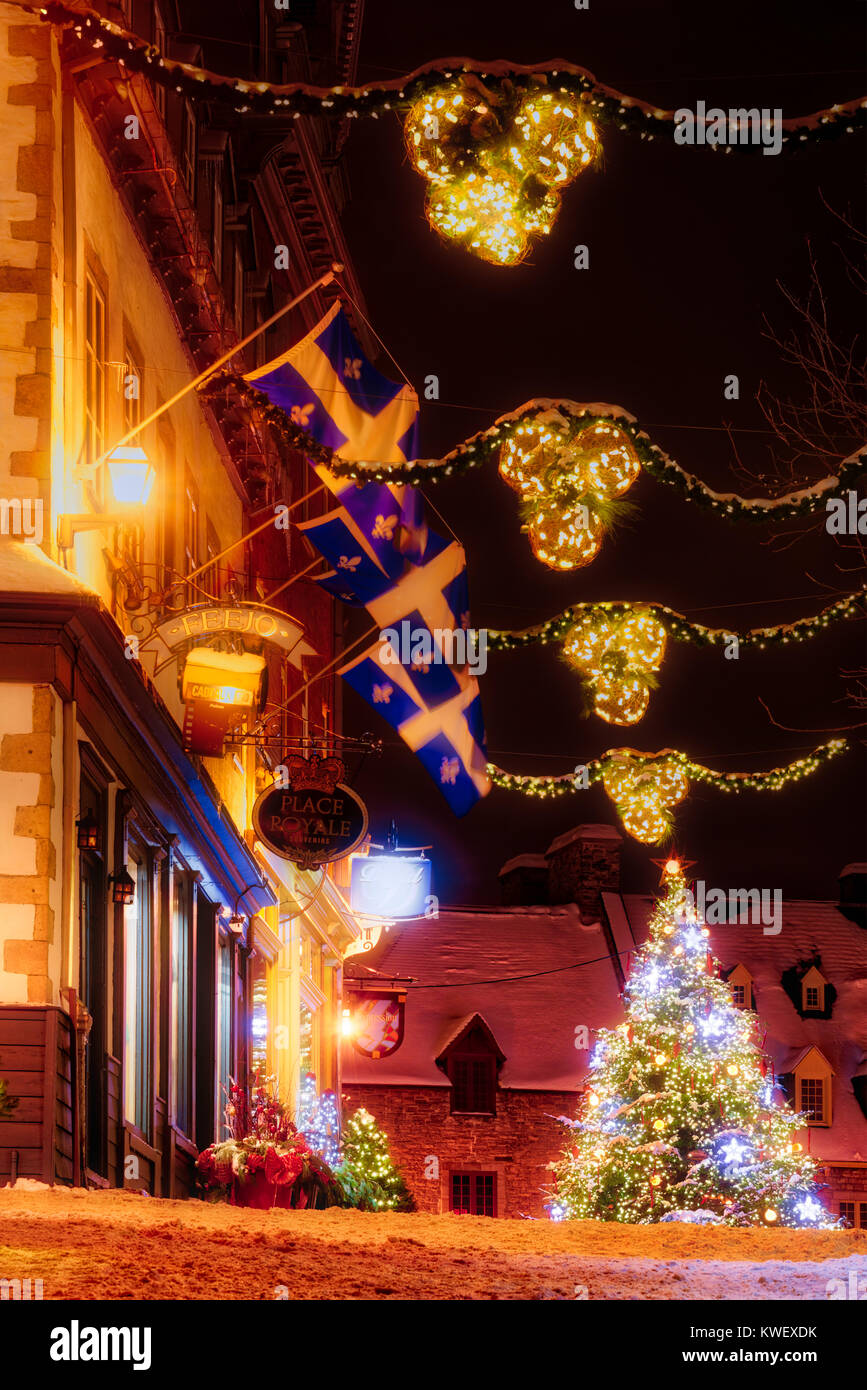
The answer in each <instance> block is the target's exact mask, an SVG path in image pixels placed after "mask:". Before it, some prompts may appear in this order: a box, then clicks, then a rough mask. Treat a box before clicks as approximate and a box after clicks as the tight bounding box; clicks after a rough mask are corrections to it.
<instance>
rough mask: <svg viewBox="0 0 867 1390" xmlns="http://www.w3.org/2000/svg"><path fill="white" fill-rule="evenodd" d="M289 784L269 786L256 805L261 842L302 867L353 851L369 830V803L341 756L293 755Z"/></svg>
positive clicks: (318, 864) (317, 865)
mask: <svg viewBox="0 0 867 1390" xmlns="http://www.w3.org/2000/svg"><path fill="white" fill-rule="evenodd" d="M287 773H288V777H287V785H286V786H280V785H277V784H275V785H274V786H271V787H267V788H266V789H265V791H263V792H262V794H261V796H260V797H259V798H258V800H257V801H256V804H255V806H254V807H253V826H254V828H255V831H256V834H257V835H258V836H259V839H260V840H261V841H262V843H263V844H264V845H265V846H267V848H268V849H270V850H272V851H273V853H274V854H276V855H278V856H279V857H280V858H281V859H289V860H291V862H292V863H293V864H297V865H298V867H299V868H301V869H318V868H319V866H320V865H321V864H329V863H331V862H332V861H334V860H335V859H344V858H345V857H346V856H347V855H348V854H351V853H352V851H353V850H354V849H355V847H356V845H359V844H360V843H361V841H362V840H363V839H364V837H365V835H366V834H367V807H366V806H365V804H364V802H363V801H362V800H361V799H360V798H359V797H357V796H356V795H355V792H354V791H353V790H352V788H351V787H347V786H345V785H344V783H343V782H342V781H341V780H340V779H341V778H342V777H343V775H344V768H343V763H342V762H341V761H340V759H339V758H321V759H320V758H318V757H316V756H315V755H314V757H312V758H310V759H309V760H308V759H307V758H300V757H295V758H290V759H289V762H288V766H287Z"/></svg>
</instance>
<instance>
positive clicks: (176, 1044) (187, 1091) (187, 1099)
mask: <svg viewBox="0 0 867 1390" xmlns="http://www.w3.org/2000/svg"><path fill="white" fill-rule="evenodd" d="M171 939H172V979H171V1029H172V1061H173V1073H172V1110H173V1114H174V1122H175V1124H176V1125H177V1127H178V1129H179V1130H181V1132H182V1133H183V1134H186V1135H188V1136H190V1135H192V1130H193V1037H192V1033H193V879H192V876H191V875H190V874H188V873H183V872H177V871H176V872H175V874H174V875H173V887H172V938H171Z"/></svg>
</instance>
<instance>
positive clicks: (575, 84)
mask: <svg viewBox="0 0 867 1390" xmlns="http://www.w3.org/2000/svg"><path fill="white" fill-rule="evenodd" d="M10 2H11V3H15V4H16V5H17V8H19V9H23V10H26V11H27V12H28V13H30V14H34V15H37V16H38V17H39V18H40V19H42V20H44V21H45V22H47V23H49V24H52V25H54V26H55V27H57V28H63V29H68V30H69V31H70V32H71V33H72V34H73V35H74V36H75V37H76V38H78V39H81V40H82V41H83V42H86V43H88V44H89V45H90V46H91V47H93V48H99V49H100V50H102V51H103V52H104V54H105V56H106V57H108V58H113V59H115V60H116V61H119V62H122V63H123V64H124V66H125V67H127V68H129V69H130V71H133V72H143V73H145V74H146V75H147V76H148V77H149V78H150V79H151V80H152V81H153V82H156V83H157V84H158V85H159V86H161V87H166V88H169V89H171V90H174V91H177V92H180V93H182V94H183V95H184V96H185V97H187V98H189V99H190V100H191V101H208V102H217V103H219V104H221V105H224V106H229V107H232V108H233V109H234V110H235V111H238V112H247V111H253V112H256V113H258V114H271V115H275V116H284V117H285V116H290V117H296V116H305V115H308V116H309V115H323V116H330V117H334V118H336V119H343V118H358V117H372V118H377V117H379V116H381V115H383V114H385V113H387V112H389V111H393V110H395V109H397V110H401V109H404V108H406V109H409V108H411V107H412V105H413V104H414V103H415V102H417V101H419V100H420V99H422V98H424V97H425V96H427V95H428V94H429V93H432V92H433V91H435V90H436V89H438V88H442V87H443V86H444V85H446V84H449V83H451V82H452V81H453V79H454V78H455V77H456V76H458V75H468V76H469V75H474V76H477V77H478V78H479V79H481V80H482V81H483V82H487V83H496V84H502V85H503V86H505V85H506V84H509V85H510V86H512V87H514V88H515V89H516V90H517V91H518V92H519V93H521V94H526V93H528V92H530V91H532V90H535V89H537V88H538V87H539V86H540V85H543V84H544V85H545V86H547V87H548V88H549V89H550V90H551V91H554V92H556V93H558V94H561V95H563V96H569V97H571V98H573V99H575V100H580V101H581V102H582V105H583V107H584V108H585V109H586V114H587V115H588V116H591V117H592V118H593V120H594V121H597V122H598V121H606V122H609V123H611V124H613V125H615V126H617V127H618V129H620V130H623V131H626V132H628V133H630V134H635V135H638V136H639V137H640V138H641V139H642V140H652V139H654V138H655V137H656V136H658V135H670V134H671V133H672V132H673V129H674V124H675V111H674V110H668V109H664V108H661V107H658V106H656V105H654V104H653V103H651V102H646V101H642V100H640V99H639V98H637V97H632V96H628V95H626V94H624V93H622V92H619V91H617V90H616V89H615V88H613V87H608V86H606V85H605V84H604V83H602V82H599V81H598V80H597V79H596V77H594V75H593V74H592V73H591V72H588V71H587V69H586V68H582V67H579V66H578V65H577V64H575V63H570V62H567V61H566V60H564V59H552V60H551V61H549V62H545V63H534V64H531V65H527V64H520V63H511V62H504V61H495V62H483V61H479V60H476V59H472V58H437V59H433V60H432V61H431V62H428V63H425V64H423V65H422V66H421V67H419V68H416V69H415V70H414V71H413V72H410V73H406V74H405V75H404V76H401V77H397V78H394V79H392V80H390V81H387V82H376V83H365V84H364V85H363V86H355V87H350V86H339V87H318V86H315V85H313V84H311V83H305V82H292V83H274V82H260V81H254V80H250V79H246V78H238V77H230V76H224V75H221V74H218V73H214V72H211V71H209V70H208V69H206V68H201V67H197V66H195V65H194V64H192V63H184V62H179V61H176V60H173V59H171V58H167V57H166V56H165V55H164V54H163V53H161V52H160V50H159V48H157V47H156V46H155V45H154V44H152V43H149V42H147V41H146V40H145V39H142V38H140V37H139V36H138V35H137V34H134V33H132V32H131V31H129V30H127V29H124V28H123V27H122V26H121V25H119V24H115V23H114V22H113V21H112V20H110V19H107V18H106V17H105V16H104V15H101V14H98V13H97V12H96V11H95V10H92V9H87V8H83V7H76V6H73V5H68V4H64V3H62V0H50V3H46V4H43V5H30V4H21V3H18V0H6V3H10ZM709 123H710V120H709V118H708V124H709ZM865 123H867V101H865V99H864V98H858V99H857V100H854V101H848V102H836V103H834V104H833V105H831V106H828V107H824V108H822V109H821V110H818V111H814V112H812V113H810V114H809V115H801V116H791V117H786V118H784V119H783V120H782V122H781V125H782V142H783V147H784V148H786V149H796V148H799V147H802V146H805V145H808V144H815V143H823V142H825V141H828V140H833V139H836V138H837V137H839V136H842V135H849V134H852V133H853V132H854V131H856V130H858V129H860V128H861V127H863V126H864V125H865ZM708 147H709V148H711V149H724V150H728V149H734V150H745V151H750V150H752V151H755V150H757V149H760V148H761V146H760V145H758V144H737V145H733V146H727V145H714V144H710V143H709V142H708Z"/></svg>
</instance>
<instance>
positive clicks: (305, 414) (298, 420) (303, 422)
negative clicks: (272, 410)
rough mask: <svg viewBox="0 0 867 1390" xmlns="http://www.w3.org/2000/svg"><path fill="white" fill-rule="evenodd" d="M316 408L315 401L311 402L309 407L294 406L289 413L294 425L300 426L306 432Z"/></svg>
mask: <svg viewBox="0 0 867 1390" xmlns="http://www.w3.org/2000/svg"><path fill="white" fill-rule="evenodd" d="M314 406H315V402H313V401H310V402H309V404H308V405H293V407H292V409H291V411H290V412H289V418H290V419H291V421H292V423H293V425H300V426H301V428H302V429H303V430H306V428H307V426H308V425H309V424H310V416H311V415H312V414H313V410H314Z"/></svg>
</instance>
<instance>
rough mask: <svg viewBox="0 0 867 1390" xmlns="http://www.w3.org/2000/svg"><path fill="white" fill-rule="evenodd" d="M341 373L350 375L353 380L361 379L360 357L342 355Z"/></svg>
mask: <svg viewBox="0 0 867 1390" xmlns="http://www.w3.org/2000/svg"><path fill="white" fill-rule="evenodd" d="M343 375H344V376H348V377H351V378H352V379H353V381H360V380H361V358H360V357H344V359H343Z"/></svg>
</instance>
